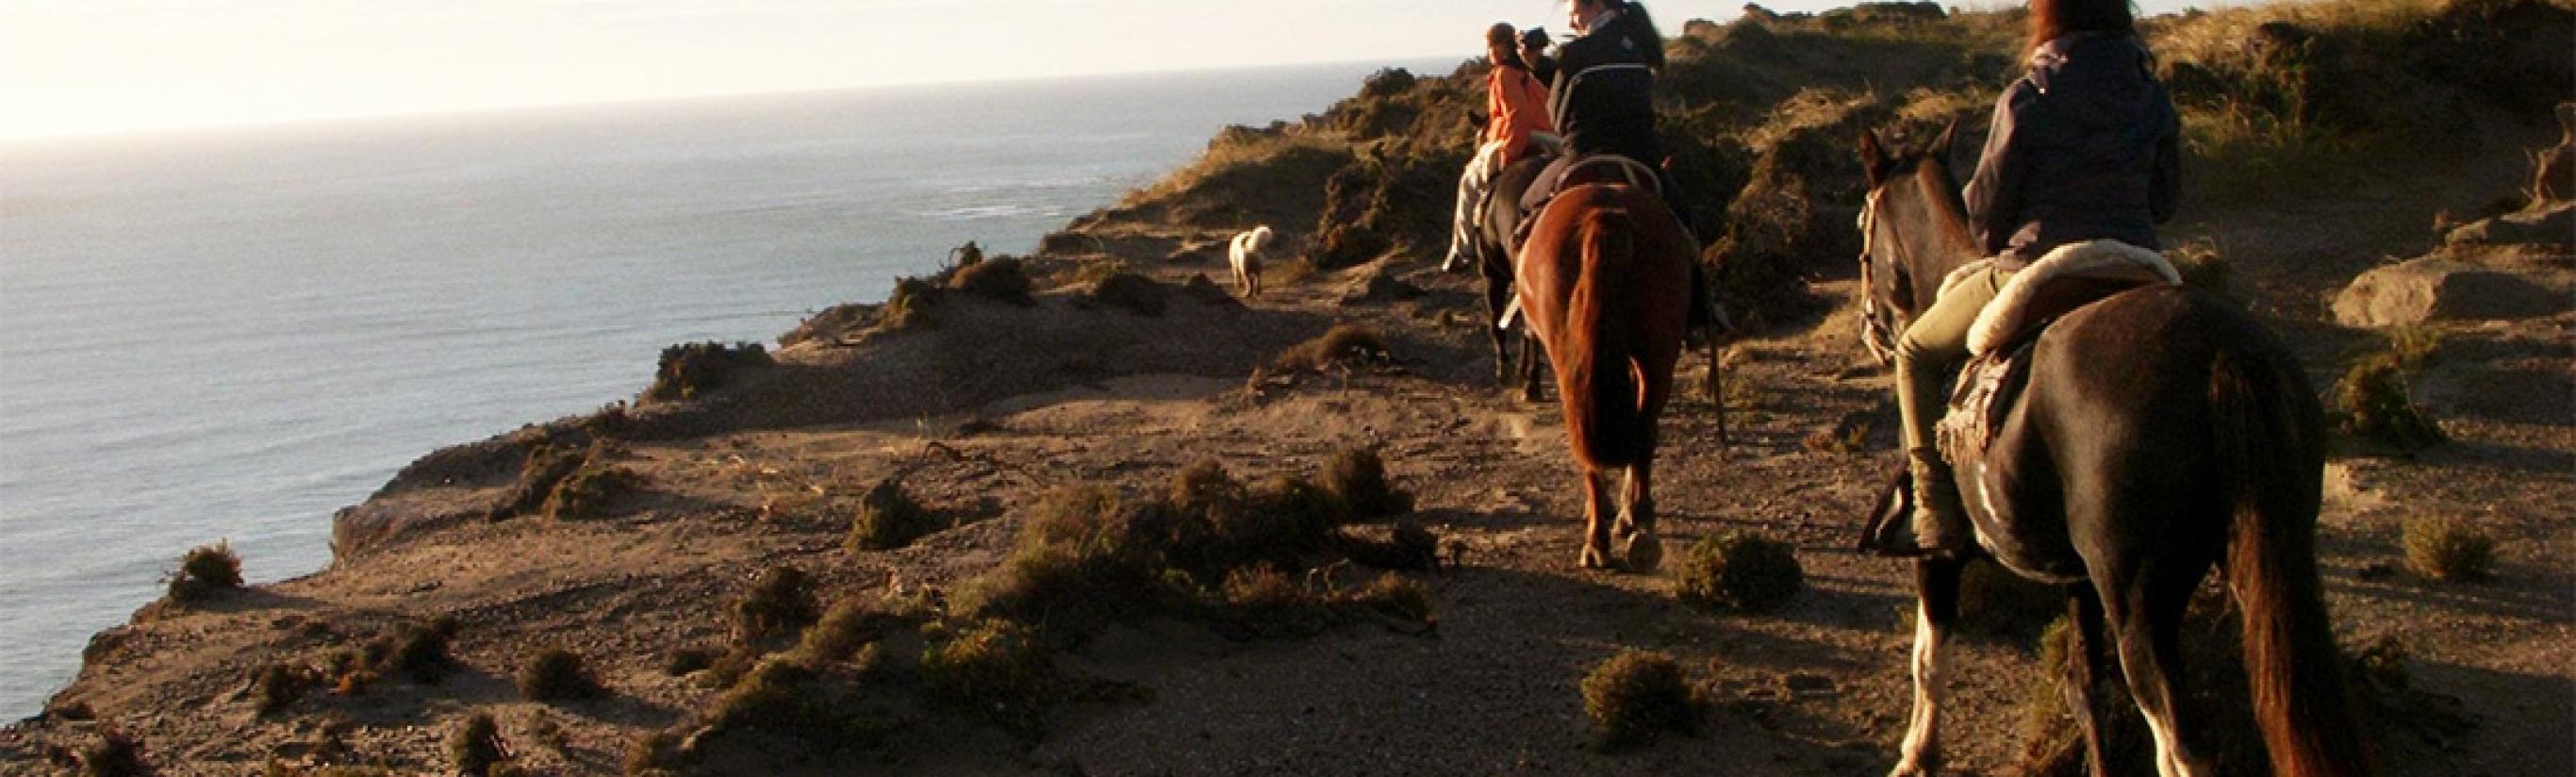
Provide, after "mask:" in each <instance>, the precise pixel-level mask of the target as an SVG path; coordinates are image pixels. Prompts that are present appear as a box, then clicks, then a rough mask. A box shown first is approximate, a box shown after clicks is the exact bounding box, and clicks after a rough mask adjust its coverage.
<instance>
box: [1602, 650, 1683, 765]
mask: <svg viewBox="0 0 2576 777" xmlns="http://www.w3.org/2000/svg"><path fill="white" fill-rule="evenodd" d="M1583 711H1584V713H1585V714H1588V715H1591V716H1592V721H1593V723H1595V724H1596V725H1598V726H1599V727H1600V730H1601V744H1602V746H1603V747H1605V748H1613V749H1615V748H1621V747H1626V746H1628V745H1633V744H1638V743H1640V742H1644V741H1647V740H1651V739H1653V738H1654V737H1655V736H1656V735H1657V734H1660V733H1662V732H1665V731H1677V732H1682V733H1690V732H1692V731H1695V730H1697V729H1698V727H1699V717H1700V705H1699V702H1698V700H1697V699H1695V698H1693V695H1692V693H1691V689H1690V685H1689V684H1688V683H1685V682H1684V681H1683V680H1682V668H1681V665H1680V664H1678V663H1675V662H1674V661H1673V657H1672V656H1669V655H1665V654H1663V653H1653V652H1646V651H1641V650H1623V651H1620V653H1619V655H1616V656H1612V657H1611V658H1610V660H1608V661H1604V662H1601V665H1600V666H1598V667H1595V668H1594V669H1593V670H1592V673H1591V674H1588V675H1585V676H1584V678H1583Z"/></svg>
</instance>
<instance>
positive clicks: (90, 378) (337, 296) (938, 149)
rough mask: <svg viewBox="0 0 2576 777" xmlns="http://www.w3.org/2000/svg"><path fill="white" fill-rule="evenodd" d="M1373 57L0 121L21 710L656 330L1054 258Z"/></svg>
mask: <svg viewBox="0 0 2576 777" xmlns="http://www.w3.org/2000/svg"><path fill="white" fill-rule="evenodd" d="M1395 64H1398V65H1402V66H1406V67H1411V68H1413V69H1414V70H1415V72H1417V73H1446V72H1448V69H1449V67H1450V66H1452V65H1454V64H1455V62H1454V61H1448V62H1403V63H1395ZM1377 67H1379V65H1375V64H1367V65H1363V64H1341V65H1314V66H1299V67H1292V68H1273V69H1265V70H1238V71H1224V72H1203V73H1183V74H1157V75H1146V76H1105V77H1090V78H1078V79H1065V80H1053V81H1013V82H995V83H984V84H971V85H947V86H936V87H899V88H883V89H873V90H860V91H847V92H826V93H803V94H792V95H767V96H756V97H741V98H723V99H703V100H687V101H669V102H654V103H633V104H621V105H609V106H588V107H572V108H549V109H530V110H516V111H507V112H495V113H481V114H464V115H448V116H435V117H413V118H402V119H383V120H365V121H347V122H333V123H325V124H311V125H297V126H281V127H268V128H257V129H234V130H213V131H203V132H196V133H182V134H161V135H144V136H122V137H113V136H111V137H102V138H91V139H63V140H42V141H15V142H0V717H6V718H16V717H21V716H25V715H32V714H34V713H36V712H37V711H38V710H39V709H40V708H41V706H42V704H43V702H44V699H45V698H46V697H47V696H49V695H51V694H52V693H53V692H54V691H55V690H57V689H59V688H60V687H62V685H63V684H64V683H66V682H68V681H69V680H70V679H71V677H72V675H73V674H74V673H75V672H76V671H77V670H78V668H79V662H80V651H81V647H82V646H83V645H84V644H85V643H86V642H87V640H88V638H89V636H90V635H91V634H92V633H95V632H97V631H98V630H100V629H103V628H107V627H109V626H113V625H116V624H119V623H122V622H124V621H125V620H126V619H127V618H128V617H129V615H130V614H131V613H132V612H133V611H134V609H135V608H137V607H140V606H142V605H143V604H145V603H147V602H149V601H150V600H151V599H153V598H154V597H156V596H158V595H159V589H160V586H161V581H162V579H163V576H164V575H166V574H167V573H168V571H169V570H170V569H171V568H173V567H174V566H175V565H176V563H177V559H178V557H179V555H180V554H181V553H182V552H183V551H185V550H186V549H188V548H190V547H192V546H196V545H200V544H205V543H210V542H215V541H217V540H227V541H229V542H230V543H231V544H232V546H233V548H234V549H235V550H237V551H239V552H240V553H241V555H242V559H243V567H244V571H245V572H246V573H247V575H248V576H249V577H250V579H251V580H252V581H253V582H268V581H275V580H280V579H284V578H289V577H293V576H297V575H303V574H309V573H311V572H313V571H315V570H317V569H320V568H321V567H322V566H323V565H324V564H325V563H327V562H328V561H329V559H330V550H329V547H328V538H329V535H330V515H331V512H332V511H333V510H335V509H337V508H339V507H342V506H345V505H349V504H354V503H356V502H358V501H360V500H363V499H364V498H366V496H367V494H368V493H369V492H371V491H373V490H374V489H375V488H376V487H377V486H379V485H381V484H382V483H384V482H385V481H386V480H387V479H389V478H390V477H392V475H393V473H394V471H395V470H397V469H399V468H400V467H401V466H402V465H404V464H406V463H408V462H410V461H411V460H413V459H414V458H417V457H419V456H420V455H422V454H424V453H427V452H429V451H430V450H433V449H435V448H438V447H441V446H445V445H452V444H457V443H462V442H469V441H472V440H477V439H481V438H484V437H487V436H490V435H493V434H496V433H499V432H503V431H507V430H510V429H513V428H516V427H518V426H519V425H521V424H524V423H529V422H534V421H542V420H547V419H552V418H556V417H560V416H565V415H570V414H574V413H581V412H587V411H589V410H592V409H596V408H597V407H599V406H600V405H602V404H605V403H608V402H611V401H615V400H619V399H624V398H629V397H631V396H633V395H634V394H635V392H637V391H638V390H640V389H641V388H643V386H644V385H645V384H646V383H647V382H649V381H650V379H651V377H652V373H653V367H654V360H655V357H656V355H657V354H658V353H659V352H660V350H661V348H662V346H664V345H668V344H671V343H677V342H684V341H696V340H722V341H736V340H748V341H769V340H770V339H771V338H774V337H776V336H777V335H778V334H780V333H782V332H785V331H786V330H787V329H788V328H790V327H792V326H794V325H795V324H796V323H797V322H798V321H799V320H801V319H802V318H803V317H804V316H806V315H808V314H809V313H811V312H814V311H818V310H821V309H823V308H825V307H828V306H831V305H833V304H836V303H840V302H846V301H864V300H875V299H881V298H883V297H884V295H885V294H886V292H887V291H888V290H890V289H891V288H892V287H893V280H894V278H895V277H896V276H898V275H906V274H920V273H923V272H926V271H928V270H930V269H932V268H934V267H936V266H937V265H938V264H939V263H940V262H941V261H942V260H943V259H944V258H945V256H946V254H947V252H948V250H949V249H950V248H951V247H954V246H956V245H958V244H960V243H963V242H965V241H967V240H970V239H971V240H976V241H978V242H980V243H981V244H982V245H983V246H984V247H985V248H986V249H987V250H988V251H999V252H1005V253H1022V252H1027V251H1030V250H1033V249H1034V247H1035V246H1036V243H1037V240H1038V238H1039V237H1040V236H1041V235H1043V234H1044V233H1046V232H1047V231H1049V230H1052V229H1056V228H1059V227H1061V226H1062V225H1063V224H1064V222H1065V221H1067V220H1068V219H1070V218H1072V217H1074V216H1077V215H1080V214H1082V213H1086V212H1089V211H1090V210H1092V209H1093V208H1097V207H1101V206H1105V205H1108V204H1110V203H1111V202H1113V201H1114V200H1116V199H1117V197H1118V196H1119V195H1121V194H1122V193H1124V192H1125V191H1127V190H1129V189H1131V188H1134V187H1137V186H1140V185H1143V184H1146V183H1149V182H1151V181H1152V180H1154V179H1155V178H1157V177H1159V176H1160V175H1161V174H1162V173H1164V172H1166V171H1168V170H1170V169H1172V168H1174V167H1176V166H1178V165H1180V164H1183V163H1185V162H1187V161H1189V160H1190V159H1192V158H1195V157H1196V155H1197V154H1198V152H1199V151H1200V150H1201V149H1203V148H1205V146H1206V143H1207V140H1208V138H1210V137H1211V136H1212V135H1214V134H1215V133H1216V131H1217V130H1218V129H1219V128H1221V127H1223V126H1225V125H1227V124H1252V125H1261V124H1267V123H1269V122H1270V121H1273V120H1278V119H1288V120H1294V119H1296V118H1297V117H1299V116H1301V115H1303V114H1306V113H1309V112H1319V111H1321V110H1322V109H1323V108H1324V107H1325V106H1327V105H1330V104H1331V102H1332V101H1334V100H1336V99H1340V98H1342V97H1346V96H1349V95H1351V94H1352V93H1354V92H1356V91H1357V89H1358V87H1359V84H1360V81H1361V79H1362V78H1363V77H1364V76H1365V75H1366V74H1368V73H1369V72H1372V71H1374V70H1375V69H1376V68H1377Z"/></svg>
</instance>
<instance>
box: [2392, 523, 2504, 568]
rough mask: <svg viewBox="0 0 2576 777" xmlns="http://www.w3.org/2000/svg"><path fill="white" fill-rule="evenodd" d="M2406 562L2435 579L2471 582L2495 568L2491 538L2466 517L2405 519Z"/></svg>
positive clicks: (2410, 566)
mask: <svg viewBox="0 0 2576 777" xmlns="http://www.w3.org/2000/svg"><path fill="white" fill-rule="evenodd" d="M2403 535H2404V536H2403V539H2402V542H2403V544H2404V545H2405V546H2406V566H2407V568H2409V569H2413V570H2415V572H2416V573H2417V574H2421V575H2423V576H2425V577H2429V578H2432V579H2435V580H2443V581H2452V582H2474V581H2479V580H2485V579H2487V578H2488V577H2489V576H2491V575H2492V574H2493V573H2494V570H2495V538H2493V537H2490V536H2488V535H2487V533H2486V531H2485V530H2483V529H2480V528H2478V527H2477V526H2476V525H2475V524H2471V523H2469V522H2468V521H2464V520H2460V519H2457V518H2451V517H2448V516H2439V515H2428V516H2424V517H2420V518H2413V519H2409V520H2407V521H2406V525H2405V529H2404V531H2403Z"/></svg>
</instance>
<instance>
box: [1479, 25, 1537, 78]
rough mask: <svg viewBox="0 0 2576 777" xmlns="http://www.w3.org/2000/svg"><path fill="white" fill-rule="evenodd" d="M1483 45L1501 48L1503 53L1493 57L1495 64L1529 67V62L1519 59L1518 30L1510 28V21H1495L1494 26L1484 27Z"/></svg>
mask: <svg viewBox="0 0 2576 777" xmlns="http://www.w3.org/2000/svg"><path fill="white" fill-rule="evenodd" d="M1485 45H1486V46H1488V47H1495V46H1499V47H1501V48H1502V50H1503V55H1502V56H1501V57H1497V58H1495V59H1494V65H1495V66H1497V67H1499V66H1504V65H1509V66H1511V67H1516V68H1520V69H1522V70H1528V69H1529V63H1526V62H1522V61H1521V47H1520V31H1519V30H1514V29H1512V23H1511V22H1495V23H1494V26H1492V27H1487V28H1485Z"/></svg>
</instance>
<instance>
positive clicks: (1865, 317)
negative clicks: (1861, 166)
mask: <svg viewBox="0 0 2576 777" xmlns="http://www.w3.org/2000/svg"><path fill="white" fill-rule="evenodd" d="M1879 191H1880V190H1878V189H1874V188H1873V189H1871V190H1869V195H1868V196H1867V197H1865V198H1863V199H1862V201H1861V206H1860V218H1859V222H1860V343H1861V345H1862V347H1865V348H1868V349H1869V355H1870V356H1871V357H1874V358H1876V359H1878V363H1879V364H1881V365H1893V364H1895V363H1896V332H1895V330H1893V329H1890V328H1889V327H1888V326H1887V322H1886V321H1883V320H1880V319H1879V317H1878V282H1877V271H1876V270H1874V269H1872V268H1873V266H1874V265H1876V264H1877V263H1876V262H1872V261H1870V258H1871V257H1872V256H1873V255H1874V254H1875V253H1876V251H1875V247H1876V246H1877V245H1878V196H1879ZM1895 251H1896V254H1897V256H1896V261H1897V262H1898V263H1900V264H1904V263H1910V259H1911V257H1908V256H1906V251H1905V241H1903V240H1898V241H1896V243H1895Z"/></svg>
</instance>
